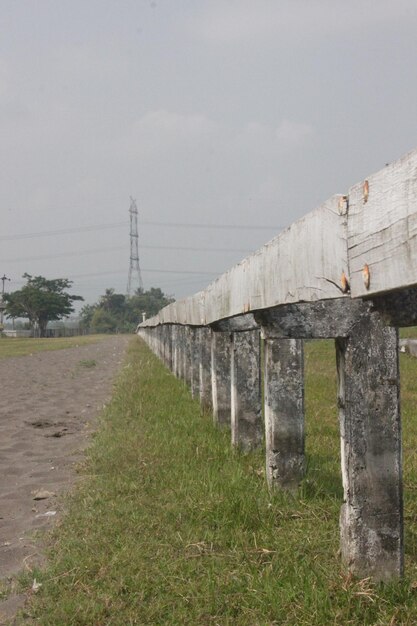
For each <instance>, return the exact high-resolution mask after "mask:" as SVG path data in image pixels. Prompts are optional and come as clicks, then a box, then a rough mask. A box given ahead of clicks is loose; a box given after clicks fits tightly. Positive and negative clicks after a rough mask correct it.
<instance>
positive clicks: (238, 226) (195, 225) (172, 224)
mask: <svg viewBox="0 0 417 626" xmlns="http://www.w3.org/2000/svg"><path fill="white" fill-rule="evenodd" d="M140 226H168V227H169V228H207V229H210V228H213V229H229V230H230V229H233V230H282V229H283V226H273V225H270V226H260V225H259V224H198V223H192V222H140Z"/></svg>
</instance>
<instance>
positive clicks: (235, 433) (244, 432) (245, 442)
mask: <svg viewBox="0 0 417 626" xmlns="http://www.w3.org/2000/svg"><path fill="white" fill-rule="evenodd" d="M231 357H232V358H231V379H232V398H231V409H232V410H231V429H232V444H233V445H234V446H238V447H239V448H241V449H242V450H245V451H247V450H252V449H254V448H257V447H259V446H260V445H261V443H262V439H263V425H262V408H261V377H260V333H259V331H258V330H250V331H246V332H242V333H234V334H233V339H232V351H231Z"/></svg>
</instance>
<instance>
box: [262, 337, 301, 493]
mask: <svg viewBox="0 0 417 626" xmlns="http://www.w3.org/2000/svg"><path fill="white" fill-rule="evenodd" d="M264 351H265V370H264V389H265V444H266V477H267V481H268V485H269V486H270V487H271V488H275V487H278V488H281V489H288V490H290V491H295V490H296V489H297V488H298V486H299V484H300V482H301V480H302V478H303V476H304V466H305V461H304V358H303V342H302V340H297V339H265V342H264Z"/></svg>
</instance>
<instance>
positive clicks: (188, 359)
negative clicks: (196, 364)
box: [185, 326, 193, 389]
mask: <svg viewBox="0 0 417 626" xmlns="http://www.w3.org/2000/svg"><path fill="white" fill-rule="evenodd" d="M192 353H193V331H192V328H191V326H186V327H185V382H186V384H187V386H188V387H189V388H190V389H191V380H192V375H193V359H192Z"/></svg>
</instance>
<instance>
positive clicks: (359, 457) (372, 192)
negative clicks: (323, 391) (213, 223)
mask: <svg viewBox="0 0 417 626" xmlns="http://www.w3.org/2000/svg"><path fill="white" fill-rule="evenodd" d="M416 323H417V151H413V152H411V153H410V154H407V155H406V156H405V157H404V158H402V159H400V160H399V161H397V162H395V163H393V164H390V165H387V166H386V167H385V168H384V169H382V170H381V171H379V172H377V173H376V174H373V175H372V176H369V177H368V178H367V179H366V180H364V181H361V182H360V183H358V184H356V185H354V186H353V187H352V188H351V189H350V190H349V192H348V194H347V195H338V196H333V197H332V198H330V199H329V200H328V201H327V202H325V203H324V204H323V205H322V206H320V207H319V208H318V209H316V210H315V211H312V212H311V213H309V214H307V215H306V216H305V217H304V218H303V219H300V220H299V221H297V222H295V223H294V224H292V225H291V226H290V227H289V228H287V230H285V231H284V232H282V233H280V234H279V235H278V236H277V237H276V238H274V239H273V240H272V241H270V242H269V243H267V244H265V245H264V246H263V247H262V248H261V249H260V250H258V251H257V252H255V253H254V254H252V255H251V256H249V257H248V258H246V259H244V260H243V261H242V262H241V263H239V264H238V265H236V266H235V267H233V268H232V269H230V270H229V271H228V272H226V273H225V274H223V275H222V276H220V277H219V278H218V279H217V280H216V281H214V282H213V283H212V284H210V285H209V286H208V287H207V289H205V290H204V291H201V292H200V293H197V294H196V295H194V296H192V297H189V298H186V299H184V300H180V301H177V302H174V303H172V304H170V305H169V306H167V307H165V308H164V309H163V310H162V311H160V313H159V314H158V315H156V316H155V317H153V318H151V319H149V320H146V321H145V322H143V323H142V324H140V325H139V326H138V334H139V335H140V336H141V337H143V339H144V340H145V341H146V342H147V343H148V344H149V346H150V347H151V349H152V350H153V351H154V352H155V353H156V354H157V355H158V356H159V357H160V358H161V359H162V360H163V361H164V362H165V363H166V365H167V366H168V367H169V368H170V369H171V370H173V372H174V373H175V375H176V376H178V377H180V378H182V379H184V380H185V381H186V382H187V384H188V385H189V386H190V388H191V391H192V393H193V395H194V396H196V397H198V396H199V398H200V402H201V404H202V406H203V407H204V408H206V409H210V410H212V411H213V416H214V420H215V422H216V423H217V424H219V425H223V424H228V425H229V424H230V427H231V440H232V444H233V445H234V446H239V447H240V448H242V449H243V450H250V449H253V448H256V447H258V446H260V445H262V444H263V440H264V439H265V448H266V476H267V481H268V485H269V487H270V488H271V489H286V490H290V491H296V489H297V487H298V485H299V483H300V481H301V480H302V478H303V475H304V471H305V460H304V380H303V376H304V373H303V370H304V368H303V341H304V340H305V339H311V338H317V339H318V338H334V339H335V344H336V355H337V370H338V407H339V417H340V437H341V465H342V468H341V469H342V479H343V490H344V501H343V504H342V507H341V514H340V535H341V553H342V558H343V561H344V563H345V564H346V567H347V568H348V569H349V570H350V571H351V572H353V573H354V574H356V575H358V576H361V577H366V576H372V577H374V578H375V579H376V580H390V579H395V578H397V577H400V576H401V575H402V573H403V553H404V548H403V503H402V502H403V501H402V498H403V496H402V467H401V418H400V405H399V395H400V394H399V366H398V330H397V329H398V327H399V326H410V325H415V324H416ZM260 337H262V339H263V341H264V350H263V359H264V363H263V367H262V368H261V367H260V359H261V350H260ZM261 372H262V374H261ZM261 376H263V386H264V394H263V396H264V397H263V402H264V412H263V414H264V423H263V418H262V398H261Z"/></svg>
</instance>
